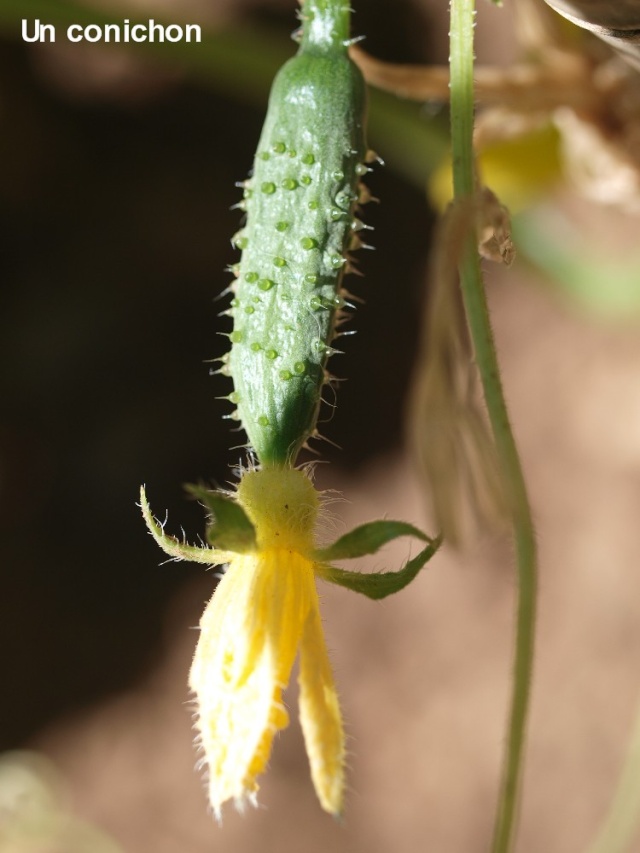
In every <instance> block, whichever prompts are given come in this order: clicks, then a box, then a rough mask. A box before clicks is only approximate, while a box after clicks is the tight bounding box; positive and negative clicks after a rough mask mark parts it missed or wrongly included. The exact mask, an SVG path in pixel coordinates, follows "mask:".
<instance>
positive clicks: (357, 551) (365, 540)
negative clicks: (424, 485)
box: [314, 521, 434, 562]
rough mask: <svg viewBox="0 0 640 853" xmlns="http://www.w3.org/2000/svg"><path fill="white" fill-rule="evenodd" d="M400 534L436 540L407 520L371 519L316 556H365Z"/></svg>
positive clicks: (320, 559)
mask: <svg viewBox="0 0 640 853" xmlns="http://www.w3.org/2000/svg"><path fill="white" fill-rule="evenodd" d="M399 536H415V537H416V538H417V539H422V541H423V542H429V543H431V542H433V541H434V540H433V539H431V537H430V536H427V535H426V534H425V533H423V532H422V531H421V530H418V528H417V527H414V526H413V525H412V524H407V522H405V521H369V522H368V523H367V524H361V525H360V526H359V527H355V528H354V529H353V530H350V531H349V532H348V533H345V535H344V536H341V537H340V538H339V539H336V541H335V542H334V543H333V544H332V545H328V546H327V547H326V548H319V549H318V550H317V551H316V552H315V554H314V556H315V558H316V559H317V560H318V561H320V562H324V561H325V560H350V559H352V558H353V557H364V556H366V555H367V554H375V553H376V551H379V550H380V548H382V546H383V545H386V544H387V542H391V541H392V540H393V539H397V538H398V537H399Z"/></svg>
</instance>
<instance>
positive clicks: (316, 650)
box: [142, 468, 345, 817]
mask: <svg viewBox="0 0 640 853" xmlns="http://www.w3.org/2000/svg"><path fill="white" fill-rule="evenodd" d="M237 501H238V503H239V505H240V506H241V507H242V508H243V509H244V511H245V512H246V515H247V516H248V518H249V519H250V520H251V522H252V523H253V525H254V527H255V533H256V544H255V547H254V548H253V549H251V550H249V551H248V552H247V553H237V552H234V551H222V550H219V549H217V548H194V547H192V546H188V545H185V544H183V543H181V542H179V541H177V540H175V539H173V538H172V537H169V536H166V535H165V534H164V532H163V531H162V529H161V527H160V526H159V525H158V523H157V522H156V521H155V519H154V518H153V516H152V515H151V513H150V510H149V507H148V504H147V502H146V498H145V497H144V493H143V496H142V507H143V511H144V513H145V518H146V520H147V524H148V525H149V528H150V530H151V532H152V533H153V535H154V537H155V538H156V539H157V540H158V542H159V543H160V545H161V546H162V547H163V548H164V550H165V551H167V552H168V553H170V554H171V555H172V556H177V557H185V558H187V559H196V560H198V561H199V562H206V563H208V564H210V565H220V564H222V563H228V564H229V567H228V569H227V571H226V572H225V574H224V575H223V577H222V579H221V581H220V583H219V584H218V587H217V589H216V591H215V594H214V595H213V598H212V599H211V601H210V602H209V604H208V605H207V608H206V610H205V612H204V615H203V617H202V620H201V622H200V639H199V640H198V645H197V648H196V652H195V656H194V659H193V665H192V667H191V674H190V677H189V685H190V687H191V689H192V690H193V691H194V693H195V695H196V701H197V709H198V710H197V717H198V719H197V726H198V730H199V740H200V744H201V746H202V749H203V753H204V761H205V762H206V765H207V769H208V788H209V800H210V803H211V806H212V808H213V810H214V812H215V814H216V815H217V816H218V817H219V816H220V810H221V807H222V805H223V804H224V803H225V802H227V801H228V800H231V799H233V800H235V802H236V804H237V805H242V804H243V803H244V802H245V800H247V799H249V800H251V801H253V800H254V798H255V793H256V791H257V789H258V784H257V781H256V779H257V777H258V776H259V775H260V774H261V773H262V772H263V771H264V770H265V769H266V765H267V762H268V760H269V755H270V753H271V746H272V743H273V738H274V735H275V734H276V732H277V731H279V730H281V729H284V728H285V727H286V726H287V725H288V722H289V716H288V714H287V711H286V709H285V707H284V705H283V704H282V691H283V689H284V688H285V687H286V685H287V683H288V681H289V677H290V674H291V669H292V667H293V663H294V660H295V658H296V654H297V652H298V649H299V650H300V675H299V682H300V722H301V724H302V730H303V733H304V738H305V743H306V748H307V753H308V755H309V762H310V765H311V776H312V779H313V784H314V786H315V789H316V793H317V795H318V798H319V800H320V803H321V805H322V807H323V809H325V810H326V811H328V812H330V813H331V814H334V815H339V814H340V813H341V811H342V804H343V793H344V758H345V747H344V732H343V727H342V719H341V715H340V706H339V703H338V696H337V693H336V689H335V685H334V681H333V676H332V673H331V667H330V664H329V659H328V656H327V650H326V646H325V642H324V636H323V632H322V625H321V621H320V610H319V602H318V593H317V591H316V585H315V571H314V570H315V568H316V564H315V562H314V559H313V553H314V547H315V546H314V530H315V524H316V520H317V515H318V495H317V493H316V491H315V489H314V487H313V485H312V484H311V482H310V480H309V479H308V477H307V476H306V475H305V474H304V473H303V472H302V471H298V470H294V469H280V468H273V469H263V470H261V471H249V472H246V473H245V474H244V476H243V478H242V481H241V482H240V485H239V487H238V495H237Z"/></svg>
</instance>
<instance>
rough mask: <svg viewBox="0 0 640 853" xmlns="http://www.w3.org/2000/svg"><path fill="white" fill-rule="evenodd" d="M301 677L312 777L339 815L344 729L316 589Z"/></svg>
mask: <svg viewBox="0 0 640 853" xmlns="http://www.w3.org/2000/svg"><path fill="white" fill-rule="evenodd" d="M298 680H299V682H300V722H301V724H302V731H303V733H304V740H305V744H306V747H307V754H308V756H309V764H310V765H311V778H312V779H313V784H314V787H315V789H316V793H317V795H318V799H319V800H320V803H321V805H322V808H323V809H324V810H325V811H328V812H330V813H331V814H334V815H340V814H341V813H342V804H343V798H344V760H345V747H344V731H343V728H342V716H341V714H340V703H339V701H338V694H337V692H336V688H335V684H334V681H333V674H332V672H331V664H330V662H329V656H328V655H327V648H326V646H325V642H324V634H323V631H322V623H321V621H320V609H319V606H318V594H317V592H316V591H315V589H314V596H313V602H312V605H311V608H310V610H309V614H308V616H307V619H306V622H305V625H304V632H303V635H302V643H301V646H300V676H299V679H298Z"/></svg>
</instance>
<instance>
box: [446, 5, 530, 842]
mask: <svg viewBox="0 0 640 853" xmlns="http://www.w3.org/2000/svg"><path fill="white" fill-rule="evenodd" d="M474 16H475V11H474V0H451V49H450V55H451V137H452V149H453V183H454V197H455V199H456V202H464V200H465V199H469V200H470V199H472V198H473V196H474V192H475V172H474V162H473V26H474ZM460 283H461V288H462V295H463V300H464V306H465V312H466V315H467V321H468V323H469V329H470V333H471V338H472V341H473V346H474V350H475V357H476V361H477V365H478V370H479V372H480V376H481V379H482V385H483V389H484V396H485V401H486V405H487V410H488V413H489V420H490V423H491V429H492V432H493V438H494V441H495V445H496V449H497V452H498V457H499V460H500V466H501V470H502V473H503V477H504V481H505V485H506V489H507V496H508V499H509V506H510V511H511V516H512V523H513V529H514V537H515V544H516V555H517V569H518V603H517V621H516V638H515V657H514V669H513V688H512V697H511V711H510V719H509V729H508V736H507V744H506V752H505V760H504V767H503V775H502V781H501V788H500V794H499V799H498V809H497V814H496V822H495V827H494V837H493V846H492V851H493V853H508V851H509V850H511V849H512V847H513V841H514V835H515V827H516V818H517V806H518V801H519V794H520V787H521V777H522V768H523V759H524V746H525V732H526V722H527V715H528V708H529V698H530V690H531V675H532V670H533V657H534V634H535V613H536V586H537V568H536V542H535V532H534V528H533V522H532V519H531V511H530V508H529V501H528V497H527V491H526V486H525V482H524V477H523V474H522V466H521V464H520V459H519V456H518V451H517V449H516V445H515V441H514V438H513V433H512V431H511V426H510V424H509V417H508V414H507V407H506V404H505V400H504V394H503V391H502V383H501V379H500V370H499V367H498V361H497V358H496V351H495V345H494V342H493V333H492V330H491V324H490V320H489V312H488V308H487V302H486V297H485V292H484V285H483V281H482V273H481V270H480V260H479V257H478V251H477V240H476V235H475V233H471V234H470V235H469V237H468V239H467V242H466V246H465V251H464V255H463V258H462V261H461V264H460Z"/></svg>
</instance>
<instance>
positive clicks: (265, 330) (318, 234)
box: [229, 52, 366, 465]
mask: <svg viewBox="0 0 640 853" xmlns="http://www.w3.org/2000/svg"><path fill="white" fill-rule="evenodd" d="M364 110H365V85H364V81H363V79H362V76H361V74H360V71H359V70H358V69H357V67H356V66H355V65H354V64H353V63H352V62H351V60H350V59H349V58H348V56H346V54H339V55H331V56H319V55H314V54H308V53H304V52H303V53H298V55H297V56H295V57H294V58H293V59H291V60H289V61H288V62H287V63H286V64H285V65H284V66H283V67H282V69H281V70H280V72H279V73H278V75H277V77H276V79H275V81H274V84H273V87H272V91H271V96H270V99H269V108H268V111H267V116H266V119H265V124H264V127H263V130H262V135H261V138H260V142H259V145H258V150H257V153H256V157H255V161H254V166H253V173H252V177H251V179H250V180H249V181H247V183H246V189H245V198H246V202H245V206H246V211H247V220H246V225H245V226H244V228H243V229H242V230H241V231H240V232H239V233H238V234H237V235H236V237H235V238H234V241H235V244H236V246H238V247H239V248H241V249H242V257H241V260H240V264H239V268H238V280H237V282H236V285H235V288H234V299H233V300H232V315H233V321H234V327H233V332H232V333H231V342H232V347H231V352H230V354H229V372H230V374H231V376H232V378H233V382H234V393H233V394H232V396H231V399H232V401H233V402H235V403H236V405H237V410H238V416H239V418H240V420H241V422H242V424H243V426H244V429H245V431H246V433H247V435H248V438H249V443H250V444H251V446H252V447H253V449H254V451H255V453H256V455H257V456H258V459H259V460H260V462H261V463H262V464H263V465H288V464H293V463H294V462H295V458H296V456H297V454H298V451H299V450H300V448H301V447H302V445H303V444H304V442H305V441H306V440H307V439H308V438H309V436H310V435H311V434H312V432H313V430H314V428H315V424H316V420H317V415H318V408H319V405H320V395H321V391H322V385H323V383H324V381H325V366H326V362H327V358H328V354H329V351H330V348H329V345H330V343H331V340H332V338H333V334H334V326H335V319H336V312H337V311H338V309H339V307H340V305H341V299H340V282H341V279H342V275H343V272H344V265H345V264H346V258H345V252H346V249H347V247H348V244H349V241H350V238H351V235H352V233H353V231H352V226H353V222H354V217H353V211H354V208H355V203H356V201H357V195H358V184H359V171H361V167H362V163H363V161H364V157H365V152H366V149H365V142H364V127H363V125H364Z"/></svg>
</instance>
